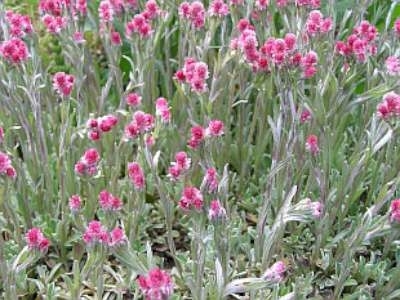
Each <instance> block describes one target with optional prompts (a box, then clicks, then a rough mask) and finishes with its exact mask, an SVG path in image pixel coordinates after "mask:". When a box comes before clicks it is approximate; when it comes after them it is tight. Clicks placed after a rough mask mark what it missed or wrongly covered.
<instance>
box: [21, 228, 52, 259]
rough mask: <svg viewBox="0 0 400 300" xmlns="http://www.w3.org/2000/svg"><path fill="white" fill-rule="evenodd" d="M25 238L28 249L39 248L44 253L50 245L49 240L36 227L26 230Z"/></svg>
mask: <svg viewBox="0 0 400 300" xmlns="http://www.w3.org/2000/svg"><path fill="white" fill-rule="evenodd" d="M25 240H26V243H27V244H28V248H29V249H30V250H39V251H40V252H42V253H46V252H47V250H48V249H49V246H50V242H49V240H48V239H47V238H46V237H45V236H44V235H43V233H42V231H41V230H40V229H39V228H37V227H34V228H31V229H29V230H28V232H27V233H26V234H25Z"/></svg>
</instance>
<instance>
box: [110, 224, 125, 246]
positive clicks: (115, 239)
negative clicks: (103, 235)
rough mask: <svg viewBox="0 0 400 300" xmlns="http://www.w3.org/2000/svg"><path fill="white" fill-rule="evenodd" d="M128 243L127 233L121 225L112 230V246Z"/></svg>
mask: <svg viewBox="0 0 400 300" xmlns="http://www.w3.org/2000/svg"><path fill="white" fill-rule="evenodd" d="M127 243H128V238H127V237H126V235H125V232H124V230H123V229H122V228H120V227H115V228H114V229H113V230H111V232H110V242H109V244H108V245H109V246H110V247H120V246H123V245H126V244H127Z"/></svg>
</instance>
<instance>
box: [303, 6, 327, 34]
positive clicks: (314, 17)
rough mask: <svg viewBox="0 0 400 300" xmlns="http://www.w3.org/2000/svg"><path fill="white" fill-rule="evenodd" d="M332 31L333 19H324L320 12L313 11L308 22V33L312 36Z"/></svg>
mask: <svg viewBox="0 0 400 300" xmlns="http://www.w3.org/2000/svg"><path fill="white" fill-rule="evenodd" d="M331 29H332V19H331V18H325V19H324V17H323V15H322V13H321V12H320V11H319V10H313V11H311V12H310V14H309V15H308V19H307V21H306V31H307V33H308V34H309V35H310V36H315V35H317V34H320V33H326V32H328V31H330V30H331Z"/></svg>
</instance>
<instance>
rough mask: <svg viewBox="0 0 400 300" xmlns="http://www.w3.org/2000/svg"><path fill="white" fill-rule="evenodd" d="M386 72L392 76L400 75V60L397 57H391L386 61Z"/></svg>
mask: <svg viewBox="0 0 400 300" xmlns="http://www.w3.org/2000/svg"><path fill="white" fill-rule="evenodd" d="M385 65H386V70H387V72H388V74H389V75H391V76H398V75H400V59H399V58H398V57H396V56H389V57H388V58H387V59H386V61H385Z"/></svg>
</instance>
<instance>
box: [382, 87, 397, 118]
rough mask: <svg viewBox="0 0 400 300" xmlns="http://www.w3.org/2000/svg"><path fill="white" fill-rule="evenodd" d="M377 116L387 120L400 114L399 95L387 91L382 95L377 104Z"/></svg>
mask: <svg viewBox="0 0 400 300" xmlns="http://www.w3.org/2000/svg"><path fill="white" fill-rule="evenodd" d="M376 110H377V113H378V117H380V118H382V119H384V120H387V119H389V118H391V117H395V116H396V117H397V116H400V95H398V94H396V93H395V92H389V93H387V94H385V95H384V96H383V101H382V102H381V103H379V104H378V106H377V108H376Z"/></svg>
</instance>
